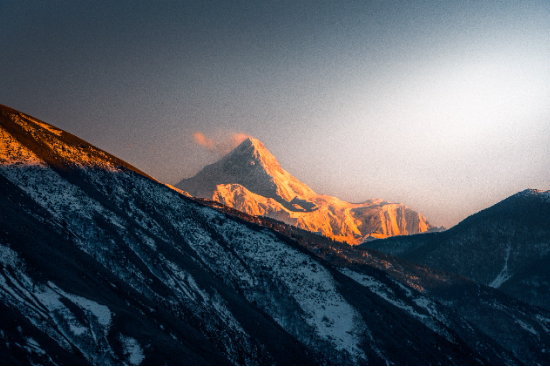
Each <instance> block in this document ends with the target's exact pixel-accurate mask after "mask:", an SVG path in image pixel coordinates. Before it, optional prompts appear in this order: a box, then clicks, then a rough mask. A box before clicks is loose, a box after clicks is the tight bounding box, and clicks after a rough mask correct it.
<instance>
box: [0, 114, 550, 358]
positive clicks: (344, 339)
mask: <svg viewBox="0 0 550 367" xmlns="http://www.w3.org/2000/svg"><path fill="white" fill-rule="evenodd" d="M0 131H1V134H2V138H1V140H0V152H1V155H0V157H1V161H0V207H1V208H2V210H1V211H0V310H1V311H2V314H3V315H4V316H5V317H2V318H0V359H1V360H2V361H3V362H4V363H6V364H8V363H9V364H27V365H28V364H73V365H76V364H79V365H80V364H86V365H90V364H94V365H95V364H101V365H113V364H131V365H136V364H146V365H151V364H155V365H164V364H171V365H175V364H177V365H191V364H192V365H201V364H209V365H218V364H222V365H227V364H254V365H260V364H261V365H267V364H284V365H290V364H293V365H294V364H306V365H317V364H378V365H380V364H402V365H404V364H446V365H448V364H460V365H463V364H469V365H471V364H491V365H496V364H499V365H500V364H514V365H516V364H520V363H523V364H547V362H548V356H549V353H548V351H550V334H549V330H550V312H547V311H544V310H541V309H538V308H534V307H529V306H527V305H525V304H523V303H521V302H519V301H514V300H512V299H510V298H508V297H506V296H505V295H503V294H501V293H500V292H498V291H496V290H493V289H491V288H487V287H483V286H479V285H477V284H475V283H473V282H469V281H466V280H461V279H460V278H457V277H456V276H452V275H448V274H444V273H441V272H433V271H431V270H429V269H426V268H421V267H418V266H416V265H413V264H410V263H406V262H402V261H398V260H395V259H392V258H389V257H387V256H383V255H379V254H376V253H374V252H369V251H356V250H353V249H352V248H350V247H343V245H342V244H339V243H336V242H331V241H329V240H327V239H321V240H320V241H319V242H316V240H315V235H314V234H311V233H310V232H305V231H301V232H300V230H299V229H297V228H293V227H288V226H286V227H285V225H284V224H282V223H281V224H280V225H278V224H277V223H275V221H273V220H271V219H270V220H271V221H273V222H272V223H271V226H272V227H273V228H277V229H278V231H274V230H271V229H268V228H266V227H262V226H259V225H257V224H255V223H251V222H253V221H257V222H258V223H260V224H262V223H268V222H267V221H268V219H261V218H257V217H250V218H248V219H250V221H248V220H245V219H247V218H246V214H243V213H240V214H239V217H236V216H233V215H231V214H226V213H225V212H227V213H231V211H232V209H230V208H227V207H224V206H222V205H221V204H219V203H215V202H207V201H204V203H206V204H208V205H211V206H212V207H213V208H211V207H207V206H204V205H203V204H201V202H200V200H196V199H193V198H189V197H187V196H186V195H184V194H182V193H180V192H178V191H176V190H173V189H171V188H169V187H167V186H166V185H163V184H161V183H159V182H157V181H155V180H154V179H152V178H150V177H147V176H145V175H144V174H142V173H140V172H139V171H138V170H137V169H135V168H134V167H132V166H131V165H129V164H127V163H125V162H123V161H121V160H119V159H117V158H116V157H113V156H111V155H109V154H108V153H106V152H103V151H101V150H100V149H98V148H96V147H93V146H91V145H90V144H88V143H86V142H84V141H83V140H80V139H78V138H77V137H75V136H72V135H70V134H68V133H66V132H63V131H61V130H59V129H56V128H55V127H53V126H51V125H48V124H45V123H44V122H42V121H39V120H37V119H34V118H32V117H30V116H28V115H25V114H22V113H20V112H17V111H14V110H12V109H9V108H5V107H3V106H0ZM214 208H218V210H216V209H214ZM237 213H239V212H237ZM287 230H290V231H293V233H291V234H290V235H291V236H292V237H296V240H292V239H290V238H289V237H286V236H284V235H283V233H285V231H287ZM327 241H328V242H327ZM349 251H351V252H349ZM348 252H349V253H348ZM487 314H491V316H492V317H489V318H487V317H486V315H487Z"/></svg>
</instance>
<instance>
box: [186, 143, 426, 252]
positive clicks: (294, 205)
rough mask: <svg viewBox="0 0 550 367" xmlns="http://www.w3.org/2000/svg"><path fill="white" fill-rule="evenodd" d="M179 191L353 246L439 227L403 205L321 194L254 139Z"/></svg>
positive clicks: (240, 146)
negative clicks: (282, 165) (285, 167)
mask: <svg viewBox="0 0 550 367" xmlns="http://www.w3.org/2000/svg"><path fill="white" fill-rule="evenodd" d="M176 187H178V188H180V189H182V190H185V191H187V192H189V193H190V194H191V195H193V196H196V197H202V198H207V199H213V200H215V201H218V202H220V203H222V204H224V205H227V206H230V207H232V208H235V209H237V210H240V211H243V212H245V213H247V214H251V215H262V216H268V217H271V218H274V219H277V220H281V221H283V222H285V223H287V224H291V225H295V226H297V227H300V228H303V229H306V230H308V231H311V232H317V233H320V234H322V235H324V236H326V237H330V238H332V239H334V240H337V241H345V242H347V243H349V244H353V245H355V244H359V243H361V242H363V241H364V240H365V239H367V238H369V237H375V238H384V237H388V236H395V235H402V234H414V233H421V232H426V231H429V230H433V229H434V228H433V227H432V226H431V225H430V224H429V223H428V221H427V220H426V219H425V218H424V217H423V216H422V215H420V214H419V213H417V212H415V211H413V210H411V209H409V208H407V207H406V206H405V205H403V204H395V203H388V202H385V201H383V200H380V199H376V200H369V201H365V202H363V203H360V204H351V203H348V202H345V201H342V200H340V199H338V198H336V197H332V196H327V195H317V194H316V193H315V192H314V191H313V190H311V189H310V188H309V187H308V186H307V185H306V184H304V183H302V182H300V181H298V180H297V179H296V178H294V177H293V176H292V175H290V174H289V173H288V172H287V171H285V170H284V169H283V168H282V167H281V166H280V165H279V162H278V161H277V159H276V158H275V157H274V156H273V155H272V154H271V153H270V152H269V151H268V150H267V149H266V147H265V146H264V145H263V144H262V143H261V142H260V141H259V140H257V139H254V138H248V139H246V140H245V141H243V142H242V143H241V144H240V145H239V146H238V147H237V148H235V149H234V150H233V151H232V152H230V153H229V154H227V155H226V156H225V157H223V158H222V159H221V160H219V161H218V162H216V163H213V164H211V165H208V166H206V167H205V168H204V169H202V170H201V171H200V172H199V173H198V174H197V175H196V176H194V177H191V178H188V179H184V180H182V181H180V182H179V183H178V184H177V185H176Z"/></svg>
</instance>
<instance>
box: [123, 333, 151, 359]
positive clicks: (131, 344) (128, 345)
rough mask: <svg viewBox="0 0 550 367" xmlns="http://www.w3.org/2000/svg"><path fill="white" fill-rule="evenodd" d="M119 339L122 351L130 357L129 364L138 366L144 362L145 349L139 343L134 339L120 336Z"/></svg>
mask: <svg viewBox="0 0 550 367" xmlns="http://www.w3.org/2000/svg"><path fill="white" fill-rule="evenodd" d="M119 339H120V341H121V343H122V350H123V351H124V355H125V356H128V357H127V358H128V362H129V364H130V365H134V366H137V365H139V364H141V362H143V360H144V359H145V356H144V355H143V349H142V348H141V345H139V343H138V341H137V340H136V339H134V338H132V337H129V336H125V335H122V334H120V336H119Z"/></svg>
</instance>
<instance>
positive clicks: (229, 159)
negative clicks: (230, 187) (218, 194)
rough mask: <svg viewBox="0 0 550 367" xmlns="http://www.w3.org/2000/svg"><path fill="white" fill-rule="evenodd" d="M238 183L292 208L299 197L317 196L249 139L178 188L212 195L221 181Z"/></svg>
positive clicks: (209, 196) (303, 198) (197, 194)
mask: <svg viewBox="0 0 550 367" xmlns="http://www.w3.org/2000/svg"><path fill="white" fill-rule="evenodd" d="M227 183H232V184H239V185H241V186H243V187H246V188H247V189H248V190H250V191H251V192H254V193H256V194H258V195H261V196H263V197H265V198H270V199H274V200H275V201H277V202H278V203H280V204H281V205H283V206H284V207H286V208H288V209H289V210H292V209H293V206H292V204H290V202H291V201H292V200H293V199H295V198H297V199H299V200H307V199H309V198H312V197H314V196H316V194H315V192H313V190H311V189H310V188H309V187H308V186H307V185H305V184H303V183H301V182H300V181H298V180H297V179H296V178H294V177H293V176H292V175H291V174H290V173H288V172H287V171H285V170H284V169H283V168H282V167H281V165H280V164H279V162H278V161H277V159H276V158H275V156H273V154H271V152H269V150H267V148H266V147H265V146H264V145H263V144H262V142H261V141H259V140H258V139H254V138H247V139H246V140H244V141H243V142H242V143H241V144H240V145H239V146H238V147H236V148H235V149H234V150H232V151H231V152H230V153H228V154H227V155H226V156H225V157H223V158H222V159H221V160H219V161H218V162H216V163H214V164H211V165H208V166H206V167H204V168H203V169H202V170H201V171H200V172H199V173H198V174H197V175H196V176H194V177H192V178H189V179H184V180H182V181H181V182H179V183H178V184H177V185H176V187H178V188H182V187H185V188H186V189H185V190H186V191H187V192H189V193H190V194H191V195H193V196H197V197H204V198H212V196H213V194H214V192H215V191H216V190H217V185H219V184H227Z"/></svg>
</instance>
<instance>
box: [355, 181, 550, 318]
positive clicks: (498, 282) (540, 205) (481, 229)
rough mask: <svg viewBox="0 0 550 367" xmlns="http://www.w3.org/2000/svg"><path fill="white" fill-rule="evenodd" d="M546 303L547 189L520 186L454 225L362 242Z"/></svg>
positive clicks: (549, 280) (549, 292) (549, 273)
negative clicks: (439, 229)
mask: <svg viewBox="0 0 550 367" xmlns="http://www.w3.org/2000/svg"><path fill="white" fill-rule="evenodd" d="M361 246H362V247H365V248H371V249H376V250H379V251H383V252H386V253H389V254H393V255H396V256H399V257H401V258H403V259H408V260H411V261H415V262H418V263H421V264H425V265H427V266H430V267H433V268H436V269H441V270H444V271H449V272H454V273H457V274H460V275H463V276H465V277H467V278H470V279H473V280H475V281H476V282H479V283H482V284H486V285H489V286H491V287H494V288H498V289H500V290H501V291H503V292H505V293H507V294H509V295H511V296H513V297H517V298H519V299H521V300H523V301H524V302H527V303H530V304H533V305H537V306H540V307H545V308H547V309H550V306H549V305H550V267H549V266H548V263H549V262H550V191H541V190H530V189H528V190H524V191H522V192H519V193H517V194H515V195H512V196H511V197H509V198H507V199H505V200H503V201H501V202H499V203H497V204H495V205H494V206H492V207H490V208H487V209H485V210H482V211H480V212H479V213H477V214H474V215H472V216H470V217H468V218H466V219H465V220H463V221H462V222H460V223H459V224H458V225H456V226H455V227H453V228H451V229H449V230H447V231H445V232H441V233H430V234H422V235H416V236H411V237H409V238H405V237H396V238H391V239H386V240H379V241H372V242H368V243H365V244H364V245H361Z"/></svg>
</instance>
